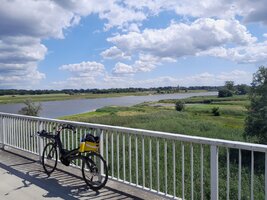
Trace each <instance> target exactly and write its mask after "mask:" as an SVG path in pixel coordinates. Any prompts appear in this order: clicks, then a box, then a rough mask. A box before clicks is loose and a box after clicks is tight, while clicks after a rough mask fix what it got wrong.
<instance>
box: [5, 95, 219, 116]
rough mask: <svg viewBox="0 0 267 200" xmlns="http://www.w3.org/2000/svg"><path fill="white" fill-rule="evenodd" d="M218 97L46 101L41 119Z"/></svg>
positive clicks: (12, 107) (13, 107) (10, 109)
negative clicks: (110, 108)
mask: <svg viewBox="0 0 267 200" xmlns="http://www.w3.org/2000/svg"><path fill="white" fill-rule="evenodd" d="M210 95H217V92H200V93H176V94H159V95H147V96H124V97H111V98H98V99H78V100H65V101H46V102H40V103H41V104H42V111H41V112H40V116H41V117H48V118H58V117H60V116H65V115H73V114H78V113H84V112H89V111H93V110H95V109H98V108H102V107H104V106H132V105H135V104H139V103H142V102H147V101H159V100H162V99H183V98H187V97H192V96H210ZM22 107H24V104H22V103H19V104H0V112H6V113H18V111H19V110H20V109H21V108H22Z"/></svg>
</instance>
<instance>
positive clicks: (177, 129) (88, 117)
mask: <svg viewBox="0 0 267 200" xmlns="http://www.w3.org/2000/svg"><path fill="white" fill-rule="evenodd" d="M206 101H209V102H212V103H209V104H204V103H203V102H206ZM176 102H179V100H175V99H174V100H162V101H159V103H143V104H139V105H136V106H132V107H104V108H101V109H97V110H96V111H95V112H89V113H82V114H77V115H72V116H66V117H62V118H61V119H67V120H74V121H82V122H90V123H100V124H108V125H114V126H124V127H132V128H142V129H148V130H157V131H165V132H173V133H181V134H188V135H197V136H204V137H213V138H221V139H230V140H241V141H243V140H244V139H243V137H242V134H243V131H244V120H245V117H246V107H245V106H246V105H247V104H248V97H247V96H234V97H231V98H223V99H221V98H218V97H216V96H211V97H207V96H206V97H192V98H188V99H184V102H185V103H186V105H185V112H177V111H176V110H175V103H176ZM162 103H163V104H162ZM164 103H168V105H169V103H172V104H173V105H172V106H165V105H164ZM213 107H219V109H220V114H221V115H220V116H217V117H214V115H213V113H212V108H213Z"/></svg>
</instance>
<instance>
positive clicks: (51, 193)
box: [0, 150, 162, 200]
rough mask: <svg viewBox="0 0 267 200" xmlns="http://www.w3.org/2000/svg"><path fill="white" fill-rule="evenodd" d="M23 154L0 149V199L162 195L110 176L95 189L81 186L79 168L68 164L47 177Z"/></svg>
mask: <svg viewBox="0 0 267 200" xmlns="http://www.w3.org/2000/svg"><path fill="white" fill-rule="evenodd" d="M12 152H13V150H12ZM20 153H21V152H20ZM23 155H24V156H21V155H19V154H16V153H11V152H10V151H8V150H0V199H1V200H5V199H10V200H14V199H23V200H24V199H26V200H32V199H34V200H35V199H46V198H47V199H70V200H76V199H162V198H160V197H159V196H157V195H153V194H151V193H148V192H144V191H142V190H139V189H137V188H133V187H131V186H127V185H125V184H121V183H117V182H114V181H111V180H109V181H108V183H107V185H106V187H104V188H103V189H101V190H100V191H99V192H94V191H92V190H90V189H88V188H87V187H86V186H85V183H84V181H83V179H82V178H81V171H80V170H79V171H77V170H76V169H73V168H70V167H68V168H69V169H71V172H72V173H69V172H67V171H65V169H64V168H62V169H59V170H56V171H55V172H53V174H52V175H51V176H50V177H47V175H46V174H45V173H44V172H43V169H42V166H41V165H40V164H39V163H38V162H36V161H35V160H34V159H32V158H29V157H32V156H30V155H27V154H23ZM35 159H36V158H35ZM76 174H77V175H76Z"/></svg>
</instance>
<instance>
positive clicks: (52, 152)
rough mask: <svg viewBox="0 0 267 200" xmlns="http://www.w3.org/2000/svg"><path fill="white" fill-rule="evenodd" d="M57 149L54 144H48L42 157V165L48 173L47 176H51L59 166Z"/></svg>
mask: <svg viewBox="0 0 267 200" xmlns="http://www.w3.org/2000/svg"><path fill="white" fill-rule="evenodd" d="M57 157H58V154H57V148H56V146H55V144H54V143H52V142H51V143H48V144H47V145H46V146H45V148H44V151H43V156H42V165H43V168H44V170H45V172H46V173H47V175H50V174H51V173H52V172H53V171H54V170H55V169H56V166H57V159H58V158H57Z"/></svg>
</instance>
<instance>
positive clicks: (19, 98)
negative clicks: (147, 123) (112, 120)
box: [0, 88, 207, 104]
mask: <svg viewBox="0 0 267 200" xmlns="http://www.w3.org/2000/svg"><path fill="white" fill-rule="evenodd" d="M206 91H207V90H188V91H187V92H188V93H192V92H196V93H197V92H206ZM179 92H180V93H184V92H185V91H182V90H180V91H179ZM164 93H175V90H163V88H162V90H160V92H159V93H158V91H156V90H147V91H136V92H114V93H111V92H110V93H108V92H106V93H105V92H103V93H73V92H72V91H70V92H68V93H51V94H19V95H15V94H14V95H0V104H7V103H23V102H24V101H25V99H31V100H32V101H33V102H40V101H65V100H72V99H96V98H109V97H122V96H145V95H151V94H164Z"/></svg>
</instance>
